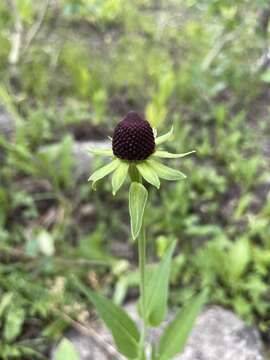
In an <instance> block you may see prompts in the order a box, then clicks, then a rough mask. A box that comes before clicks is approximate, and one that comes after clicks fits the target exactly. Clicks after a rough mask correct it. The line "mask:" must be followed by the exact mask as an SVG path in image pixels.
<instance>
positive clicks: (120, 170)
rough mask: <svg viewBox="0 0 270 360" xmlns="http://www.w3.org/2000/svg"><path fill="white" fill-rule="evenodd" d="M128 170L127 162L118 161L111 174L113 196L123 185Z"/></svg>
mask: <svg viewBox="0 0 270 360" xmlns="http://www.w3.org/2000/svg"><path fill="white" fill-rule="evenodd" d="M128 168H129V163H128V162H125V161H120V164H119V166H118V167H117V169H116V170H115V172H114V173H113V176H112V189H113V195H115V194H116V193H117V191H118V190H119V189H120V188H121V186H122V185H123V183H124V181H125V179H126V177H127V174H128Z"/></svg>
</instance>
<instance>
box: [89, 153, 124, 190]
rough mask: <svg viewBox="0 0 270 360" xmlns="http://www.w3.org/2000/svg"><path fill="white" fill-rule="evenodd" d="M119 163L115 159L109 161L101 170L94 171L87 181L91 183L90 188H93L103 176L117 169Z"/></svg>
mask: <svg viewBox="0 0 270 360" xmlns="http://www.w3.org/2000/svg"><path fill="white" fill-rule="evenodd" d="M119 164H120V161H119V160H118V159H115V160H113V161H111V162H110V163H109V164H107V165H105V166H103V167H102V168H100V169H98V170H97V171H95V172H94V173H93V174H92V175H91V176H90V178H89V179H88V181H93V184H92V187H93V188H95V183H96V182H97V181H98V180H100V179H102V178H104V177H105V176H107V175H109V174H110V173H111V172H113V171H114V170H115V169H117V167H118V166H119Z"/></svg>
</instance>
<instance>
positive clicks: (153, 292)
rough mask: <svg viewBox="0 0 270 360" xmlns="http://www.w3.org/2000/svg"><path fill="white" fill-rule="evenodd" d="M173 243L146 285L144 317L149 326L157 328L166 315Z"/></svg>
mask: <svg viewBox="0 0 270 360" xmlns="http://www.w3.org/2000/svg"><path fill="white" fill-rule="evenodd" d="M175 244H176V243H175V241H174V242H172V244H171V245H170V246H169V247H168V249H167V251H166V253H165V255H164V257H163V259H162V260H161V262H160V264H159V265H158V267H157V268H156V269H155V270H154V272H153V273H152V275H151V276H150V277H149V280H148V281H147V284H146V292H145V298H146V317H147V320H148V322H149V324H150V325H152V326H158V325H159V324H160V323H161V322H162V321H163V319H164V317H165V316H166V313H167V301H168V287H169V277H170V270H171V259H172V254H173V251H174V248H175Z"/></svg>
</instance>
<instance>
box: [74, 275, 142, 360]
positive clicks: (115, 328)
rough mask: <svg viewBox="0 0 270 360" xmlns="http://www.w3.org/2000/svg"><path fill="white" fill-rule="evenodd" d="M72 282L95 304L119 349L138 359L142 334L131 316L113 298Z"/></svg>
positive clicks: (126, 354) (128, 356) (127, 355)
mask: <svg viewBox="0 0 270 360" xmlns="http://www.w3.org/2000/svg"><path fill="white" fill-rule="evenodd" d="M72 283H73V285H74V286H75V287H76V288H77V289H78V290H79V291H80V292H82V293H84V294H85V295H86V297H87V298H88V299H89V300H90V302H91V303H92V304H93V305H94V307H95V308H96V310H97V312H98V314H99V316H100V317H101V319H102V320H103V321H104V322H105V324H106V325H107V327H108V328H109V329H110V331H111V333H112V336H113V339H114V342H115V344H116V346H117V349H118V351H119V352H121V353H122V354H123V355H125V356H126V357H127V358H128V359H136V358H137V356H138V347H139V341H140V334H139V331H138V329H137V326H136V325H135V323H134V321H133V320H132V319H131V318H130V316H129V315H128V314H127V313H126V312H125V311H124V310H123V309H122V308H121V307H119V306H118V305H116V304H114V303H113V302H112V301H111V300H109V299H106V298H105V297H104V296H102V295H100V294H97V293H95V292H93V291H91V290H89V289H87V288H86V287H85V286H84V285H82V284H81V283H79V282H78V281H76V282H75V280H74V281H73V282H72Z"/></svg>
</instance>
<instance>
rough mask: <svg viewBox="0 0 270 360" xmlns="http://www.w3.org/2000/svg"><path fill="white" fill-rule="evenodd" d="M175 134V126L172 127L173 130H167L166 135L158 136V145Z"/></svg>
mask: <svg viewBox="0 0 270 360" xmlns="http://www.w3.org/2000/svg"><path fill="white" fill-rule="evenodd" d="M172 134H173V126H172V127H171V130H170V131H169V132H167V133H166V134H164V135H161V136H158V137H157V138H156V140H155V143H156V145H160V144H163V143H164V142H165V141H167V140H169V138H170V137H171V136H172Z"/></svg>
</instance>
